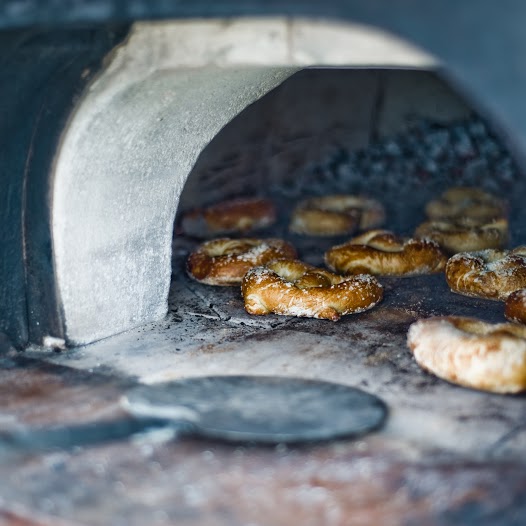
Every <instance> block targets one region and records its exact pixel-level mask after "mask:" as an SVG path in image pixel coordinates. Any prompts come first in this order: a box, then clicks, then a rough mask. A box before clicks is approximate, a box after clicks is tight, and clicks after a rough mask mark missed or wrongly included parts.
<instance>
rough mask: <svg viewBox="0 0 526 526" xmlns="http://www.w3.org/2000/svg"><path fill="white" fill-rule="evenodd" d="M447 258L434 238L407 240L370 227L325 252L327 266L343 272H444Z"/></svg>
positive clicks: (407, 273)
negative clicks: (432, 239)
mask: <svg viewBox="0 0 526 526" xmlns="http://www.w3.org/2000/svg"><path fill="white" fill-rule="evenodd" d="M446 261H447V257H446V256H445V254H444V253H443V252H442V251H441V250H440V247H439V246H438V245H437V244H436V243H435V242H434V241H430V240H427V239H419V240H417V239H403V238H401V237H398V236H396V235H395V234H393V233H392V232H390V231H388V230H370V231H369V232H365V233H364V234H362V235H360V236H357V237H355V238H353V239H351V240H350V241H348V242H347V243H343V244H342V245H338V246H335V247H333V248H331V249H330V250H329V251H327V252H326V254H325V263H326V264H327V266H328V267H329V268H330V269H331V270H334V271H336V272H339V273H340V274H361V273H369V274H374V275H392V276H414V275H418V274H431V273H435V272H440V271H442V270H443V269H444V267H445V265H446Z"/></svg>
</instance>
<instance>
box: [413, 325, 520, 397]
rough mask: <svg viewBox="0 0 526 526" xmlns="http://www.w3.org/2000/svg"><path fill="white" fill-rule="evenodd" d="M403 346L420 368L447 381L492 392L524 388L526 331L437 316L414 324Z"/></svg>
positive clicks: (517, 326)
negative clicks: (411, 353) (406, 346)
mask: <svg viewBox="0 0 526 526" xmlns="http://www.w3.org/2000/svg"><path fill="white" fill-rule="evenodd" d="M407 343H408V346H409V348H410V349H411V351H412V352H413V355H414V357H415V360H416V362H417V363H418V364H419V365H420V366H421V367H422V368H423V369H425V370H427V371H430V372H431V373H433V374H435V375H436V376H438V377H440V378H443V379H444V380H447V381H449V382H453V383H456V384H459V385H463V386H466V387H472V388H474V389H482V390H485V391H491V392H495V393H516V392H519V391H524V390H525V389H526V327H522V326H520V325H516V324H513V323H499V324H491V323H486V322H483V321H479V320H476V319H473V318H462V317H457V316H446V317H441V316H438V317H434V318H428V319H425V320H419V321H417V322H416V323H413V324H412V325H411V327H410V328H409V332H408V335H407Z"/></svg>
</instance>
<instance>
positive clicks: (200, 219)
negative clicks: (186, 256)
mask: <svg viewBox="0 0 526 526" xmlns="http://www.w3.org/2000/svg"><path fill="white" fill-rule="evenodd" d="M275 221H276V207H275V206H274V204H273V203H272V202H271V201H269V200H267V199H260V198H248V197H247V198H238V199H230V200H228V201H223V202H221V203H217V204H214V205H211V206H209V207H206V208H197V209H195V210H191V211H189V212H186V213H185V214H184V215H183V217H182V219H181V230H182V232H183V233H185V234H187V235H190V236H195V237H200V238H207V237H211V236H217V235H220V234H234V233H241V234H246V233H247V232H251V231H254V230H261V229H263V228H266V227H268V226H270V225H272V224H273V223H275Z"/></svg>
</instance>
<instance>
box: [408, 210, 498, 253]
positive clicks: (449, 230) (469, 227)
mask: <svg viewBox="0 0 526 526" xmlns="http://www.w3.org/2000/svg"><path fill="white" fill-rule="evenodd" d="M415 237H418V238H426V239H431V240H433V241H436V242H437V243H438V244H439V245H440V246H441V247H442V248H443V249H444V250H445V251H446V252H448V253H449V254H456V253H458V252H469V251H472V250H484V249H486V248H503V247H504V246H506V244H507V242H508V221H507V219H503V218H500V219H494V220H491V221H489V222H486V223H480V222H478V220H473V219H471V218H459V219H455V220H436V221H427V222H425V223H422V224H421V225H420V226H419V227H418V228H417V229H416V230H415Z"/></svg>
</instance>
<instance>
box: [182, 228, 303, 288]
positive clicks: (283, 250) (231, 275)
mask: <svg viewBox="0 0 526 526" xmlns="http://www.w3.org/2000/svg"><path fill="white" fill-rule="evenodd" d="M295 257H296V249H295V248H294V247H293V246H292V245H291V244H290V243H287V242H286V241H283V240H281V239H254V238H244V239H229V238H221V239H214V240H212V241H207V242H206V243H203V244H202V245H200V246H199V247H197V249H196V250H195V251H194V252H192V253H191V254H190V255H189V256H188V260H187V263H186V269H187V272H188V275H189V276H190V277H191V278H193V279H195V280H196V281H199V282H200V283H205V284H206V285H224V286H228V285H239V284H240V283H241V281H242V279H243V276H244V275H245V273H246V272H247V271H248V270H249V269H250V268H252V267H255V266H257V265H263V264H264V263H267V262H268V261H271V260H273V259H277V258H285V259H293V258H295Z"/></svg>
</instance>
